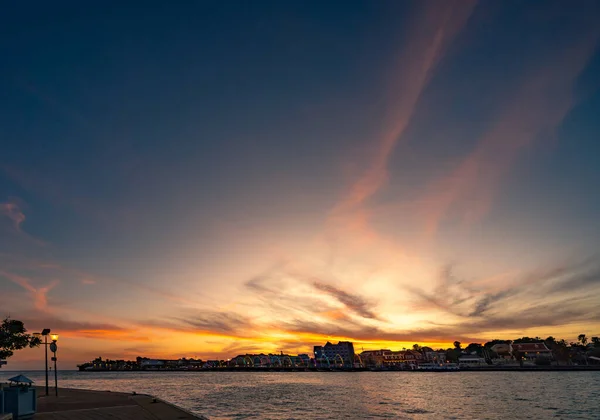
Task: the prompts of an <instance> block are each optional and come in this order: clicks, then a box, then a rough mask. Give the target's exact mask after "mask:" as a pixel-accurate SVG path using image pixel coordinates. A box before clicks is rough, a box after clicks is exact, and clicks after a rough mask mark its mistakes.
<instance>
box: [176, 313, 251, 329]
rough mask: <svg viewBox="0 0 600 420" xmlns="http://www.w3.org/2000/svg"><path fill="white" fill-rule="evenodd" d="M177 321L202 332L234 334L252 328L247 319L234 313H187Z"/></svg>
mask: <svg viewBox="0 0 600 420" xmlns="http://www.w3.org/2000/svg"><path fill="white" fill-rule="evenodd" d="M176 320H177V321H179V322H181V323H183V324H186V325H188V326H191V327H192V328H194V329H198V330H202V331H215V332H219V333H235V332H239V331H240V330H245V329H247V328H248V327H251V326H252V323H251V322H250V321H249V319H248V317H246V316H242V315H239V314H236V313H234V312H213V311H187V312H186V313H185V317H179V318H176Z"/></svg>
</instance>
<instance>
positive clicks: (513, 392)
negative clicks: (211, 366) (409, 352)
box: [0, 371, 600, 419]
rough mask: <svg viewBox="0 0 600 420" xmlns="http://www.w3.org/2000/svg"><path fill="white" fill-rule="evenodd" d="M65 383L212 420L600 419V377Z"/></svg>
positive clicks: (143, 376)
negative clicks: (136, 395) (136, 396)
mask: <svg viewBox="0 0 600 420" xmlns="http://www.w3.org/2000/svg"><path fill="white" fill-rule="evenodd" d="M25 374H26V375H27V376H29V377H30V378H31V379H33V380H35V381H36V383H37V384H38V385H41V384H43V381H44V379H43V372H25ZM12 375H14V373H13V372H7V371H0V381H5V380H6V379H8V378H9V377H10V376H12ZM59 384H60V386H64V387H72V388H87V389H98V390H111V391H126V392H131V391H136V392H141V393H149V394H152V395H155V396H157V397H160V398H163V399H165V400H167V401H170V402H172V403H175V404H177V405H179V406H181V407H184V408H187V409H188V410H190V411H192V412H195V413H198V414H203V415H205V416H208V417H210V418H211V419H245V418H260V419H339V418H346V419H347V418H356V419H365V418H402V419H507V418H518V419H525V418H535V419H547V418H560V419H600V372H451V373H423V372H417V373H413V372H354V373H334V372H323V373H318V372H315V373H308V372H300V373H283V372H270V373H250V372H239V373H236V372H232V373H225V372H223V373H215V372H174V373H152V372H132V373H128V372H115V373H103V372H98V373H86V372H60V373H59Z"/></svg>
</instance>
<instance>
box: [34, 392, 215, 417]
mask: <svg viewBox="0 0 600 420" xmlns="http://www.w3.org/2000/svg"><path fill="white" fill-rule="evenodd" d="M44 392H45V391H44V390H43V388H41V387H38V409H37V413H36V414H35V416H34V417H33V419H34V420H75V419H77V420H79V419H80V420H104V419H111V420H198V419H203V418H204V417H201V416H195V415H193V414H191V413H189V412H187V411H185V410H183V409H181V408H179V407H176V406H174V405H171V404H169V403H167V402H165V401H162V400H160V399H157V398H154V397H152V396H149V395H141V394H137V395H133V394H125V393H121V392H108V391H88V390H83V389H70V388H59V390H58V394H59V395H58V397H55V396H54V395H49V396H45V395H44ZM53 392H54V389H51V390H50V393H51V394H52V393H53ZM204 419H205V418H204Z"/></svg>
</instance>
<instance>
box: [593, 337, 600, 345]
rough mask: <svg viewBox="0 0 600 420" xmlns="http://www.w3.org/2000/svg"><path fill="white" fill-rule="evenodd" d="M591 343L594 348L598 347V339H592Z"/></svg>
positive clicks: (599, 339)
mask: <svg viewBox="0 0 600 420" xmlns="http://www.w3.org/2000/svg"><path fill="white" fill-rule="evenodd" d="M592 343H593V344H594V347H600V338H598V337H592Z"/></svg>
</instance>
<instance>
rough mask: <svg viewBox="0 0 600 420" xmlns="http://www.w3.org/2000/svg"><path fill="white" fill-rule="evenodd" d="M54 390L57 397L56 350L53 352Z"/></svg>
mask: <svg viewBox="0 0 600 420" xmlns="http://www.w3.org/2000/svg"><path fill="white" fill-rule="evenodd" d="M54 390H55V392H56V396H57V397H58V373H57V372H56V352H54Z"/></svg>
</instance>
